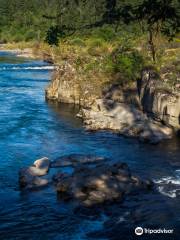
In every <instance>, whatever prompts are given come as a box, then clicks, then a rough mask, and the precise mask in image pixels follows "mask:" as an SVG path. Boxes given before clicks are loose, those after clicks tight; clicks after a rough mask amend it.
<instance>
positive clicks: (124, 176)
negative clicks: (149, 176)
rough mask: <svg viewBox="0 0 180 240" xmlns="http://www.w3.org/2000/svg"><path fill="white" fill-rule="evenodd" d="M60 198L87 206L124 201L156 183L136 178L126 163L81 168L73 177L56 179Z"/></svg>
mask: <svg viewBox="0 0 180 240" xmlns="http://www.w3.org/2000/svg"><path fill="white" fill-rule="evenodd" d="M54 179H55V180H56V190H57V193H58V196H59V198H61V196H62V198H63V199H64V196H65V195H67V196H68V198H71V199H73V200H76V201H78V202H80V204H82V205H84V206H88V207H90V206H93V205H99V204H104V203H109V202H114V201H122V200H123V197H124V196H125V195H127V194H131V193H134V192H139V191H141V190H149V189H151V187H152V185H153V184H152V182H151V181H148V180H142V179H140V178H139V177H135V176H132V174H131V172H130V170H129V168H128V166H127V165H126V164H123V163H119V164H114V165H109V164H99V165H96V166H95V167H93V168H92V167H90V166H84V167H83V166H81V167H77V168H75V170H74V172H73V173H72V174H65V175H64V174H62V173H58V174H56V175H55V176H54Z"/></svg>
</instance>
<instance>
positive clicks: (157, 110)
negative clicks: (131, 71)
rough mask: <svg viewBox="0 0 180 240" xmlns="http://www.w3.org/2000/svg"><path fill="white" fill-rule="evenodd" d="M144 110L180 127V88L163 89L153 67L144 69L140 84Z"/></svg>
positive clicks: (139, 88)
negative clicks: (172, 90) (172, 89)
mask: <svg viewBox="0 0 180 240" xmlns="http://www.w3.org/2000/svg"><path fill="white" fill-rule="evenodd" d="M138 90H139V96H140V101H141V105H142V108H143V111H144V112H146V113H148V114H149V115H150V116H152V117H153V118H155V119H157V120H160V121H163V122H164V123H165V124H166V125H169V126H172V127H174V128H175V129H179V128H180V89H178V86H177V88H176V89H175V90H174V92H170V91H167V90H163V88H162V86H161V81H160V80H158V76H157V74H156V72H155V71H154V70H153V69H144V70H143V71H142V77H141V80H140V81H139V84H138Z"/></svg>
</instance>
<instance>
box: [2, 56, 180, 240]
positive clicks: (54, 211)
mask: <svg viewBox="0 0 180 240" xmlns="http://www.w3.org/2000/svg"><path fill="white" fill-rule="evenodd" d="M52 68H53V67H52V66H49V65H48V64H46V63H44V62H41V61H32V60H25V59H21V58H17V57H16V56H14V55H13V54H10V53H6V52H1V53H0V239H2V240H6V239H11V240H15V239H17V240H24V239H26V240H38V239H43V240H46V239H48V240H49V239H51V240H61V239H63V240H65V239H67V240H71V239H75V240H76V239H128V240H129V239H135V235H134V229H135V227H137V226H141V227H146V228H152V229H157V228H166V229H174V232H175V234H174V235H173V236H172V235H171V236H168V237H169V238H168V239H178V230H179V228H180V202H179V200H180V140H179V139H176V138H175V139H173V140H170V141H166V142H164V143H161V144H159V145H157V146H151V145H147V144H142V143H139V142H138V141H137V140H135V139H128V138H123V137H120V136H117V135H114V134H111V133H107V132H99V133H88V132H86V131H85V130H84V129H83V126H82V123H81V121H80V120H79V119H77V118H76V117H75V113H76V111H77V110H76V109H75V108H74V106H70V105H65V104H61V105H60V106H58V105H57V104H52V103H51V104H50V103H49V104H48V103H47V102H46V101H45V98H44V90H45V87H46V86H47V85H48V83H49V80H50V78H51V74H52ZM71 153H81V154H92V153H93V154H94V155H98V156H105V157H108V158H110V159H112V161H113V160H114V159H115V160H119V161H122V162H126V163H128V165H129V166H130V168H131V169H132V170H133V171H134V172H135V173H136V174H139V175H140V176H142V177H148V178H151V179H153V180H154V182H155V185H156V187H155V188H156V189H155V190H154V192H153V193H147V194H145V193H144V194H142V195H140V196H131V197H128V198H127V199H126V200H125V201H124V203H122V204H116V205H112V206H109V207H106V208H105V209H99V210H97V209H96V211H94V212H93V211H90V210H85V209H84V210H82V209H79V210H77V209H74V207H73V204H71V203H66V202H62V201H60V200H59V199H58V198H57V196H56V192H55V190H54V189H52V188H48V189H42V190H40V191H33V192H29V193H27V192H26V193H22V192H20V191H19V188H18V170H19V169H20V168H21V167H24V166H27V165H30V164H31V163H32V162H33V161H34V160H35V159H38V158H40V157H43V156H47V157H49V158H50V159H55V158H57V157H59V156H61V155H67V154H71ZM146 236H147V234H146ZM161 236H162V239H164V238H163V237H164V235H161ZM147 237H149V236H147ZM155 237H156V236H155ZM159 237H160V235H159ZM144 239H146V238H145V235H144ZM147 239H148V238H147ZM154 239H155V238H154ZM156 239H157V238H156Z"/></svg>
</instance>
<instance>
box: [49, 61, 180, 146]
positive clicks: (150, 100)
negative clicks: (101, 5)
mask: <svg viewBox="0 0 180 240" xmlns="http://www.w3.org/2000/svg"><path fill="white" fill-rule="evenodd" d="M88 82H89V83H88V84H87V85H86V82H84V80H83V77H82V76H80V75H79V74H78V73H77V71H76V69H75V68H73V66H72V65H71V64H69V63H65V64H64V65H62V67H59V68H58V69H57V70H56V73H55V74H54V78H53V81H52V82H51V84H50V86H49V87H48V88H47V90H46V97H47V99H51V100H57V101H59V102H65V103H73V104H79V105H80V106H81V111H80V113H79V116H80V117H82V118H83V120H84V124H85V125H86V127H87V128H88V129H90V130H98V129H110V130H114V131H116V132H119V133H120V134H123V135H126V136H133V137H138V138H140V139H141V140H143V141H150V142H153V143H156V142H159V141H161V140H162V139H166V138H170V137H171V136H172V129H171V127H173V128H174V129H176V130H179V128H180V95H179V93H178V90H177V89H176V91H174V93H170V92H168V91H167V90H163V88H162V83H161V80H158V75H157V73H156V72H155V71H154V70H153V69H151V68H148V69H144V70H143V72H142V77H141V79H140V80H139V81H138V82H137V87H134V88H131V89H130V88H126V89H125V88H122V87H121V86H120V85H117V84H116V85H109V87H106V88H105V89H103V90H102V89H101V94H97V92H96V86H95V85H93V83H92V86H91V87H92V89H91V90H90V88H89V85H91V81H89V80H88ZM82 83H83V84H82ZM93 89H94V91H93ZM155 120H158V121H155ZM163 123H164V124H165V125H166V126H165V125H163Z"/></svg>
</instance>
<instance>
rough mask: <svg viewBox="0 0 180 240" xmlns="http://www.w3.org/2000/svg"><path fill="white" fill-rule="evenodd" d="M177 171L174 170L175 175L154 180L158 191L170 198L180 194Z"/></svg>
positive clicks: (179, 178) (179, 179)
mask: <svg viewBox="0 0 180 240" xmlns="http://www.w3.org/2000/svg"><path fill="white" fill-rule="evenodd" d="M179 171H180V170H176V171H175V176H167V177H162V178H160V179H157V180H154V183H155V184H156V185H157V188H158V191H159V192H160V193H161V194H163V195H165V196H168V197H170V198H176V197H177V196H179V195H180V176H179Z"/></svg>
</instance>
